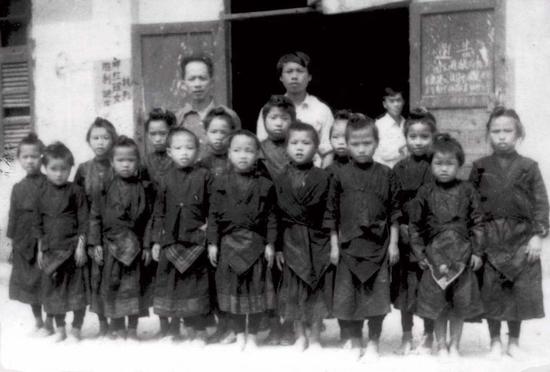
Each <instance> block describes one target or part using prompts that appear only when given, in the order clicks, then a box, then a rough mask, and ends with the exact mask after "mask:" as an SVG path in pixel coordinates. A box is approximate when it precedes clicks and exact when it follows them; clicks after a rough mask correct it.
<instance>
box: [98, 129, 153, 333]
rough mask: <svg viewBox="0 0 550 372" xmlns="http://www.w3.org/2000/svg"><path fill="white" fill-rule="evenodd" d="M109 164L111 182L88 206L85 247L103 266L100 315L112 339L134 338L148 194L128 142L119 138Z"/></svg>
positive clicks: (146, 258)
mask: <svg viewBox="0 0 550 372" xmlns="http://www.w3.org/2000/svg"><path fill="white" fill-rule="evenodd" d="M111 162H112V165H113V171H114V178H113V181H112V182H111V183H110V184H109V186H108V187H107V189H106V190H105V191H104V192H103V193H102V195H101V197H99V198H96V199H94V201H93V202H92V208H91V213H90V236H89V244H90V245H91V246H92V247H93V249H94V260H95V261H96V263H97V264H98V265H99V266H101V267H102V272H101V276H102V281H101V287H100V289H99V290H100V294H101V299H102V301H103V304H104V311H105V316H106V317H108V318H109V319H110V322H111V331H112V332H111V337H113V338H126V336H127V337H128V338H130V339H137V338H138V337H137V326H138V317H139V315H142V314H143V313H144V308H145V306H146V305H145V304H144V303H143V301H144V298H143V296H142V288H141V285H142V284H141V282H140V279H141V277H140V276H141V272H142V264H141V261H142V260H143V262H144V266H145V267H146V266H148V264H149V263H150V261H151V251H150V249H149V248H150V247H149V246H148V245H147V241H144V236H143V235H144V231H145V227H146V225H147V221H148V219H149V216H150V205H151V202H150V201H149V200H147V198H148V195H150V193H149V192H147V189H146V187H145V183H144V182H142V180H141V179H140V178H139V177H138V166H139V152H138V148H137V145H136V143H135V142H134V141H133V140H132V139H130V138H128V137H126V136H120V137H118V139H117V140H116V142H115V143H114V145H113V151H112V154H111ZM126 317H127V318H128V327H127V328H126V319H125V318H126Z"/></svg>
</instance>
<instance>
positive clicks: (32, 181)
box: [6, 133, 53, 334]
mask: <svg viewBox="0 0 550 372" xmlns="http://www.w3.org/2000/svg"><path fill="white" fill-rule="evenodd" d="M42 151H44V144H43V143H42V141H40V140H39V139H38V137H37V136H36V134H34V133H31V134H29V135H28V136H26V137H25V138H23V139H22V140H21V142H19V145H18V146H17V160H18V161H19V163H20V164H21V167H22V168H23V170H24V171H25V173H26V176H25V178H23V179H22V180H21V181H19V182H18V183H16V184H15V185H14V186H13V189H12V191H11V198H10V212H9V220H8V230H7V233H6V235H7V237H8V239H10V240H11V245H12V251H11V257H12V264H13V269H12V271H11V275H10V283H9V297H10V299H11V300H16V301H19V302H22V303H25V304H29V305H30V306H31V309H32V313H33V315H34V319H35V330H36V331H41V332H44V333H45V334H52V333H53V324H52V318H51V317H50V318H47V319H46V323H45V324H44V320H43V318H42V299H41V295H42V291H41V286H40V282H41V271H40V268H39V267H38V264H37V260H36V259H37V255H38V245H37V240H36V237H33V236H32V235H31V234H29V226H30V225H32V223H33V219H34V217H35V211H36V206H37V205H36V202H37V197H38V196H39V195H40V189H41V188H42V187H43V186H44V184H45V182H46V177H45V176H44V175H43V174H42V173H41V172H40V166H41V164H42Z"/></svg>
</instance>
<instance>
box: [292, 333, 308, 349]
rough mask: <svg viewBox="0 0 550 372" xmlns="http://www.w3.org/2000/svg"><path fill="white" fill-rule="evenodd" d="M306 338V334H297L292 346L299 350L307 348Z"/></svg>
mask: <svg viewBox="0 0 550 372" xmlns="http://www.w3.org/2000/svg"><path fill="white" fill-rule="evenodd" d="M307 346H308V345H307V338H306V336H303V335H302V336H298V338H297V339H296V341H295V342H294V347H295V348H296V349H297V350H299V351H304V350H305V349H307Z"/></svg>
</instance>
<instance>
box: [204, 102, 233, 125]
mask: <svg viewBox="0 0 550 372" xmlns="http://www.w3.org/2000/svg"><path fill="white" fill-rule="evenodd" d="M214 118H223V119H225V121H226V122H227V123H228V124H229V126H230V127H231V130H232V131H233V130H235V129H236V128H237V120H239V121H240V119H239V118H238V116H237V114H236V113H235V112H233V113H231V112H229V110H228V109H227V108H225V107H223V106H217V107H214V108H213V109H211V110H210V111H208V113H207V114H206V117H205V118H204V120H203V121H202V122H203V124H204V129H206V130H208V127H210V123H211V122H212V120H213V119H214Z"/></svg>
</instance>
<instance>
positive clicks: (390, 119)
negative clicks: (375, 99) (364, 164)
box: [374, 87, 407, 168]
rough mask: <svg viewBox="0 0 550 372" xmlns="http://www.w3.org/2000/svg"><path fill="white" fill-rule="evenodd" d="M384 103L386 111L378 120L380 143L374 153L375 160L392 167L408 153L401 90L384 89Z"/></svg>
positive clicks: (403, 101) (403, 102)
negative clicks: (404, 132) (402, 114)
mask: <svg viewBox="0 0 550 372" xmlns="http://www.w3.org/2000/svg"><path fill="white" fill-rule="evenodd" d="M382 99H383V101H382V105H383V106H384V109H385V110H386V113H385V114H384V115H383V116H381V117H380V118H378V119H377V120H376V128H377V129H378V133H379V135H380V143H379V145H378V148H377V149H376V152H375V153H374V160H375V161H377V162H379V163H382V164H385V165H387V166H388V167H390V168H393V166H394V165H395V164H396V163H397V162H398V161H399V160H401V159H403V158H405V156H406V154H407V144H406V141H405V136H404V135H403V125H404V124H405V118H403V116H401V112H402V111H403V106H404V105H405V100H404V99H403V94H402V92H401V91H399V90H394V89H392V88H389V87H387V88H385V89H384V96H383V98H382Z"/></svg>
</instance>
